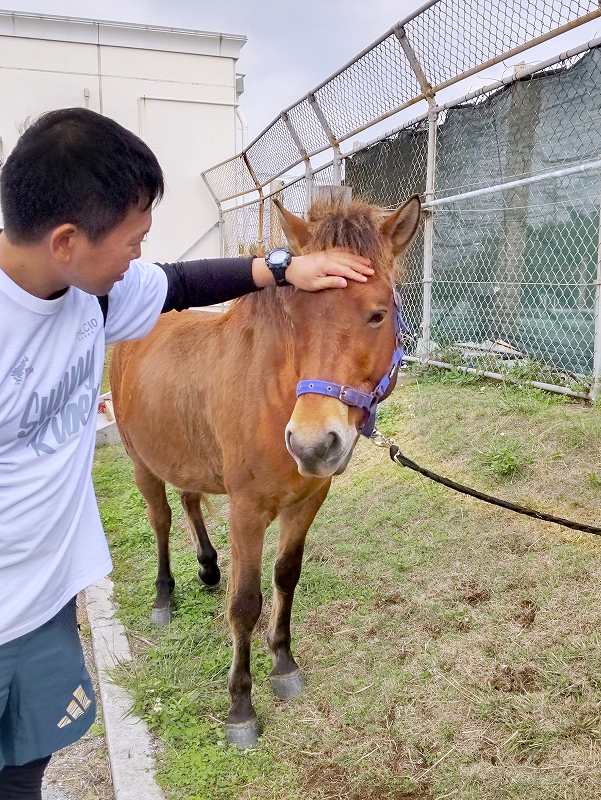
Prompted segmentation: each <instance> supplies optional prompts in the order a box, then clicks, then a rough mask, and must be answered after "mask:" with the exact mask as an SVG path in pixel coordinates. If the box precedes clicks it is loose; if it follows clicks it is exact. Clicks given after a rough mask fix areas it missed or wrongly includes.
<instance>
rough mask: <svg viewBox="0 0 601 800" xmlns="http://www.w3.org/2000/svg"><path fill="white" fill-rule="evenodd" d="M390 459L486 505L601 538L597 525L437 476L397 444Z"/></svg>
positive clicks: (392, 448)
mask: <svg viewBox="0 0 601 800" xmlns="http://www.w3.org/2000/svg"><path fill="white" fill-rule="evenodd" d="M390 458H391V459H392V460H393V461H394V463H395V464H400V466H402V467H407V469H412V470H413V471H414V472H419V474H420V475H423V476H424V477H426V478H430V480H431V481H435V482H436V483H440V484H442V485H443V486H448V487H449V489H453V490H454V491H456V492H461V494H467V495H469V496H470V497H475V498H476V499H477V500H483V501H484V502H485V503H490V504H491V505H493V506H501V508H506V509H508V510H509V511H515V512H516V514H523V515H524V516H526V517H534V519H541V520H544V521H545V522H553V523H555V525H563V526H564V528H571V529H572V530H574V531H584V533H592V534H594V535H595V536H601V528H599V527H597V526H596V525H586V524H585V523H583V522H574V520H571V519H564V518H563V517H555V516H553V514H545V513H544V512H543V511H535V510H534V509H533V508H528V507H527V506H520V505H518V504H517V503H510V502H509V501H508V500H502V499H501V498H500V497H493V496H492V495H490V494H484V493H483V492H479V491H478V490H477V489H471V488H470V487H469V486H464V485H463V484H462V483H457V482H456V481H452V480H451V479H450V478H444V477H443V476H442V475H437V474H436V473H435V472H432V471H431V470H429V469H426V468H425V467H420V465H419V464H416V463H415V461H412V460H411V459H410V458H407V456H406V455H403V453H401V451H400V449H399V448H398V447H397V445H396V444H393V445H391V446H390Z"/></svg>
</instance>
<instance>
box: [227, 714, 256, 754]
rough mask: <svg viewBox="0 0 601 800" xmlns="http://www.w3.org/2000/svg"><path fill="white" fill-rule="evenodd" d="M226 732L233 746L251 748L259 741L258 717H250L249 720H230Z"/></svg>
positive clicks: (241, 748) (244, 748)
mask: <svg viewBox="0 0 601 800" xmlns="http://www.w3.org/2000/svg"><path fill="white" fill-rule="evenodd" d="M225 734H226V736H227V740H228V742H229V743H230V744H231V745H232V746H233V747H237V748H238V749H239V750H250V749H251V748H252V747H256V746H257V744H258V742H259V723H258V722H257V720H256V719H250V720H248V722H228V723H227V725H226V726H225Z"/></svg>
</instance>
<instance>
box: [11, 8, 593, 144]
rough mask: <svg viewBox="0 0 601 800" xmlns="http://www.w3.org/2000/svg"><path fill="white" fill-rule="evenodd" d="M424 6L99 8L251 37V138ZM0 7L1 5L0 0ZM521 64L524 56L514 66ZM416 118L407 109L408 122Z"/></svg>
mask: <svg viewBox="0 0 601 800" xmlns="http://www.w3.org/2000/svg"><path fill="white" fill-rule="evenodd" d="M4 2H5V3H6V0H4ZM9 2H10V0H9ZM500 2H502V0H500ZM422 3H423V0H279V2H276V1H275V0H255V2H253V1H252V0H211V2H208V0H169V2H167V0H127V1H126V2H123V0H104V2H103V3H102V4H101V6H100V7H101V8H102V18H104V19H111V20H119V21H127V22H139V23H143V24H151V25H152V24H155V25H166V26H172V27H186V28H196V29H199V30H209V31H219V32H223V33H239V34H244V35H245V36H247V37H248V42H247V44H246V45H245V46H244V48H243V49H242V56H241V58H240V61H239V62H238V71H239V72H244V73H246V81H245V86H246V91H245V94H244V95H243V97H242V101H241V108H242V110H243V112H244V114H245V115H246V117H247V120H248V126H249V129H248V133H249V139H252V138H253V137H254V136H255V135H256V134H257V133H259V131H260V130H262V129H263V128H264V127H265V125H266V124H267V123H268V122H270V121H271V120H272V119H273V118H274V117H275V116H276V115H277V114H278V113H279V112H280V111H281V110H282V109H284V108H285V107H286V106H288V105H290V104H291V103H292V102H293V101H294V100H296V99H297V98H299V97H300V96H302V95H304V94H306V92H307V91H309V90H310V89H311V88H313V87H314V86H315V85H316V84H318V83H320V82H321V81H322V80H323V79H324V78H326V77H327V76H328V75H330V74H331V73H332V72H334V71H335V70H336V69H338V68H339V67H340V66H342V65H343V64H344V63H345V62H346V61H348V60H349V59H350V58H352V57H353V56H354V55H356V53H358V52H359V51H360V50H362V49H363V48H364V47H366V46H367V45H368V44H369V43H370V42H372V41H373V40H374V39H376V38H377V37H378V36H379V35H380V34H382V33H384V32H385V31H386V30H387V29H388V28H389V27H391V26H392V25H393V24H394V23H395V22H396V21H398V20H399V19H401V18H403V17H405V16H406V15H408V14H409V13H411V12H412V11H413V10H415V9H416V8H418V7H419V6H420V5H422ZM0 4H2V5H4V3H2V0H0ZM7 7H9V6H8V3H7ZM98 8H99V4H98V0H12V2H11V3H10V9H11V10H15V11H28V12H33V13H48V14H62V15H72V16H79V17H91V18H93V19H96V18H98ZM599 35H601V25H600V24H599V23H591V24H590V25H588V26H585V28H581V29H579V30H577V31H574V32H572V33H571V34H570V35H569V36H568V37H567V38H566V37H562V40H561V41H560V42H558V41H557V40H556V41H553V42H550V43H548V44H547V45H544V46H541V47H540V48H539V49H538V51H537V53H536V57H534V55H530V56H529V57H527V58H526V60H528V61H535V60H540V59H542V58H545V57H548V56H549V55H552V54H554V53H557V52H560V51H563V50H565V49H566V48H568V47H572V46H574V45H575V44H578V43H580V42H582V41H586V40H588V39H591V38H593V37H594V36H599ZM522 59H524V56H521V57H519V58H518V59H514V61H515V60H522ZM504 69H505V70H506V69H507V67H500V68H499V69H497V70H491V71H489V72H488V74H486V75H484V76H479V77H473V78H471V79H470V81H469V85H467V86H464V87H461V88H462V89H463V91H468V90H471V89H472V88H475V87H477V86H482V85H483V84H484V83H487V82H489V81H490V80H491V79H493V78H495V77H498V75H499V72H503V70H504ZM442 99H443V100H444V99H445V98H444V97H443V98H442ZM416 113H418V112H417V111H416V110H414V109H413V110H410V116H415V114H416ZM368 138H369V137H368Z"/></svg>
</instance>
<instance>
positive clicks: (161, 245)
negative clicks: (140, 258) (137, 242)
mask: <svg viewBox="0 0 601 800" xmlns="http://www.w3.org/2000/svg"><path fill="white" fill-rule="evenodd" d="M244 41H245V40H244V38H243V37H234V36H231V37H228V36H225V35H219V34H205V33H199V32H184V31H171V30H160V29H156V30H149V29H146V28H142V27H141V26H120V25H117V24H114V25H110V24H104V23H97V22H94V21H83V20H68V19H60V18H44V17H37V16H34V15H9V14H7V13H3V12H0V100H1V108H2V113H1V114H0V138H1V142H2V153H1V155H2V157H3V159H5V158H6V156H7V155H8V153H9V152H10V150H11V149H12V147H13V146H14V144H15V142H16V141H17V139H18V137H19V135H20V133H21V131H22V130H23V129H24V127H25V126H26V125H27V123H28V121H30V120H33V119H35V118H36V117H38V116H39V115H40V114H42V113H43V112H45V111H48V110H50V109H53V108H61V107H66V106H85V107H88V108H91V109H93V110H95V111H100V112H101V113H103V114H106V115H107V116H110V117H112V118H113V119H115V120H117V122H119V123H121V124H122V125H125V126H126V127H127V128H129V129H130V130H132V131H133V132H134V133H136V134H138V135H139V136H141V138H142V139H144V141H146V142H147V143H148V144H149V145H150V147H151V148H152V149H153V150H154V152H155V153H156V155H157V157H158V159H159V161H160V163H161V165H162V166H163V169H164V171H165V178H166V193H165V198H164V199H163V201H162V203H161V204H160V205H159V207H158V208H157V209H156V211H155V215H154V216H155V219H154V224H153V228H152V231H151V233H150V235H149V237H148V241H147V242H146V243H145V245H144V255H145V257H147V258H150V259H153V260H154V259H156V260H174V259H177V258H179V257H180V256H183V255H185V256H186V257H187V258H195V257H202V256H211V255H212V256H215V255H217V254H218V252H219V242H218V234H217V230H216V229H213V230H212V231H211V232H210V233H209V234H208V235H206V236H204V237H203V234H205V232H206V231H207V230H209V229H210V228H211V226H213V225H214V224H215V223H216V221H217V207H216V205H215V203H214V202H213V200H212V198H211V197H210V195H209V193H208V190H207V188H206V186H205V184H204V182H203V180H202V178H201V172H202V170H203V169H206V168H207V167H208V166H210V165H211V164H214V163H215V162H217V161H221V160H223V159H225V158H228V157H230V156H231V155H233V153H234V152H235V149H236V144H237V142H236V124H237V120H236V114H235V112H236V104H237V96H236V74H235V73H236V70H235V65H236V59H237V56H238V54H239V51H240V48H241V47H242V45H243V44H244ZM199 240H200V241H199Z"/></svg>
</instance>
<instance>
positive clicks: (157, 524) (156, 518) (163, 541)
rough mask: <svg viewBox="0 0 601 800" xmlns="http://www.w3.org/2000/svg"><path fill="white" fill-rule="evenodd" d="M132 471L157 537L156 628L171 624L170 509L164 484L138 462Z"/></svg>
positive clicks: (154, 621)
mask: <svg viewBox="0 0 601 800" xmlns="http://www.w3.org/2000/svg"><path fill="white" fill-rule="evenodd" d="M134 469H135V478H136V484H137V486H138V489H139V490H140V492H141V493H142V495H143V497H144V499H145V500H146V503H147V505H148V519H149V521H150V524H151V525H152V527H153V529H154V533H155V536H156V542H157V554H158V560H159V564H158V572H157V579H156V584H155V585H156V589H157V593H156V599H155V601H154V608H153V609H152V613H151V616H150V619H151V621H152V622H153V623H154V624H155V625H167V624H168V623H169V622H171V594H172V592H173V588H174V587H175V581H174V579H173V575H172V574H171V567H170V564H169V531H170V529H171V508H170V506H169V503H168V502H167V494H166V492H165V482H164V481H162V480H161V479H160V478H157V476H156V475H154V474H153V473H152V472H151V471H150V470H149V469H148V467H147V466H146V465H145V464H143V463H142V462H141V461H139V460H137V459H136V460H134Z"/></svg>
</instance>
